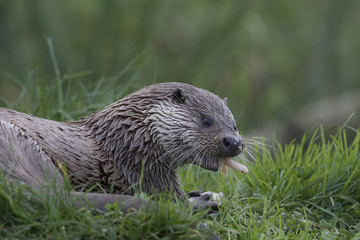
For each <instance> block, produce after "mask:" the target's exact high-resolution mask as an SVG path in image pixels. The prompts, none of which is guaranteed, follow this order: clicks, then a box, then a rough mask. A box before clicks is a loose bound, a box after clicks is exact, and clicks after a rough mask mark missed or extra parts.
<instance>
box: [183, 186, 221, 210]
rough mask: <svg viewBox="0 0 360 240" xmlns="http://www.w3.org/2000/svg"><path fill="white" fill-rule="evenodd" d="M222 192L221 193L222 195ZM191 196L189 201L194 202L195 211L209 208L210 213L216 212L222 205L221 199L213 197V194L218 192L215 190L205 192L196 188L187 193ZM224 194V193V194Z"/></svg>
mask: <svg viewBox="0 0 360 240" xmlns="http://www.w3.org/2000/svg"><path fill="white" fill-rule="evenodd" d="M221 194H222V193H220V195H221ZM187 195H188V196H189V202H190V204H193V210H194V211H198V210H200V211H202V210H208V211H209V212H208V213H209V214H211V213H216V212H218V211H219V208H220V207H221V202H220V200H221V199H216V200H215V199H213V198H214V197H213V195H216V193H213V192H204V193H201V191H199V190H196V191H192V192H189V193H187ZM222 195H223V194H222Z"/></svg>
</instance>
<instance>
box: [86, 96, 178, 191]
mask: <svg viewBox="0 0 360 240" xmlns="http://www.w3.org/2000/svg"><path fill="white" fill-rule="evenodd" d="M135 103H137V105H134V103H133V104H129V103H127V102H126V101H124V99H123V100H122V101H121V102H116V103H114V104H112V105H110V106H108V107H106V108H105V109H104V110H102V111H100V112H97V113H94V114H92V115H90V116H88V117H86V118H84V119H83V120H82V121H83V124H84V125H86V126H87V128H88V129H89V130H88V133H87V135H88V136H89V137H90V136H91V137H93V138H94V140H95V143H96V148H97V149H96V151H99V152H101V153H102V156H101V162H100V166H101V169H102V170H101V171H102V172H103V176H104V177H103V179H102V181H101V182H102V184H101V185H102V187H104V188H105V189H106V190H110V188H111V190H112V191H113V192H114V193H125V194H133V193H134V190H135V189H139V190H142V191H145V192H147V193H154V191H153V190H154V189H156V190H157V191H160V192H164V191H169V190H173V191H175V193H176V195H177V196H178V197H180V198H183V197H184V193H183V192H182V190H181V189H180V187H179V183H178V180H177V177H176V174H175V169H172V168H171V165H170V164H169V162H170V161H169V159H167V157H166V156H162V155H161V154H162V153H163V152H164V151H163V150H162V149H160V147H159V145H158V139H156V134H153V132H152V129H151V128H150V127H149V124H147V123H146V122H147V121H146V119H147V118H148V117H149V116H148V112H149V111H148V109H150V108H151V104H150V103H149V104H147V105H143V104H142V106H148V109H144V108H143V107H141V108H139V107H137V106H138V101H135ZM140 182H141V183H140Z"/></svg>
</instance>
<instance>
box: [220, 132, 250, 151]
mask: <svg viewBox="0 0 360 240" xmlns="http://www.w3.org/2000/svg"><path fill="white" fill-rule="evenodd" d="M221 147H222V149H223V150H224V152H226V153H229V154H234V155H236V154H238V153H239V152H240V151H243V150H244V147H245V144H244V142H243V141H242V140H241V139H240V140H238V139H236V138H235V137H233V136H226V137H223V138H222V140H221Z"/></svg>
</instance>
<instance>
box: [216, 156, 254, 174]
mask: <svg viewBox="0 0 360 240" xmlns="http://www.w3.org/2000/svg"><path fill="white" fill-rule="evenodd" d="M227 167H229V168H232V169H234V170H235V171H238V172H242V173H248V172H249V169H248V168H247V167H246V166H244V165H242V164H240V163H238V162H237V161H234V160H232V159H231V158H226V159H225V162H224V165H223V166H222V167H221V173H222V174H224V175H226V176H227V174H228V170H227Z"/></svg>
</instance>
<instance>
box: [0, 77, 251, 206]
mask: <svg viewBox="0 0 360 240" xmlns="http://www.w3.org/2000/svg"><path fill="white" fill-rule="evenodd" d="M244 147H245V142H244V139H243V138H242V136H241V135H240V134H239V132H238V130H237V127H236V122H235V120H234V117H233V115H232V113H231V112H230V110H229V108H228V107H227V103H226V99H224V100H223V99H220V98H219V97H218V96H217V95H215V94H213V93H211V92H209V91H207V90H204V89H200V88H196V87H194V86H192V85H188V84H184V83H177V82H170V83H160V84H154V85H151V86H148V87H145V88H143V89H141V90H139V91H137V92H134V93H132V94H130V95H128V96H126V97H124V98H123V99H121V100H119V101H117V102H115V103H113V104H111V105H109V106H107V107H105V108H104V109H103V110H101V111H98V112H95V113H92V114H90V115H88V116H86V117H83V118H82V119H80V120H78V121H71V122H57V121H53V120H47V119H42V118H38V117H35V116H32V115H28V114H24V113H20V112H17V111H14V110H10V109H6V108H0V169H1V170H2V172H3V173H4V175H5V176H6V177H9V178H10V179H16V180H20V181H21V182H24V183H25V184H27V185H29V186H32V187H35V188H41V187H42V186H43V185H44V183H46V182H48V181H49V180H50V179H55V181H56V183H57V184H58V185H61V184H62V182H63V180H64V179H63V177H64V175H66V176H67V177H69V180H70V182H71V184H72V186H73V187H74V189H75V190H83V189H86V188H89V189H91V191H99V189H97V188H96V187H95V188H94V186H99V188H100V189H101V190H102V191H105V192H109V193H112V194H101V193H88V194H87V196H86V197H87V199H90V200H89V201H90V202H92V203H94V204H95V205H97V206H99V208H103V209H104V206H105V204H106V203H113V202H115V201H119V202H123V203H124V202H126V203H133V204H135V205H136V206H140V205H143V204H144V203H143V201H142V200H139V199H136V198H134V197H128V196H127V195H133V194H134V193H135V191H136V190H141V191H144V192H146V193H149V194H153V193H155V192H165V191H170V192H172V193H173V194H174V195H175V196H176V197H177V198H179V199H181V200H184V201H185V200H186V194H185V193H184V191H183V190H182V189H181V186H180V183H179V181H178V178H177V176H176V173H175V170H176V169H177V168H178V167H180V166H183V165H185V164H195V165H199V166H200V167H202V168H204V169H207V170H210V171H218V169H219V168H220V167H222V168H223V172H225V173H226V172H227V170H226V166H229V167H231V168H234V169H235V170H237V171H241V172H247V171H248V169H247V168H246V167H245V166H244V165H241V164H239V163H237V162H236V161H234V160H231V157H234V156H237V155H239V154H240V153H241V152H242V151H243V150H244ZM128 208H129V205H128V204H124V206H123V209H125V210H126V209H128Z"/></svg>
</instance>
